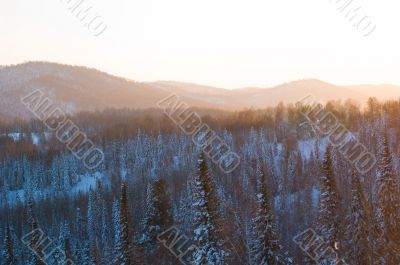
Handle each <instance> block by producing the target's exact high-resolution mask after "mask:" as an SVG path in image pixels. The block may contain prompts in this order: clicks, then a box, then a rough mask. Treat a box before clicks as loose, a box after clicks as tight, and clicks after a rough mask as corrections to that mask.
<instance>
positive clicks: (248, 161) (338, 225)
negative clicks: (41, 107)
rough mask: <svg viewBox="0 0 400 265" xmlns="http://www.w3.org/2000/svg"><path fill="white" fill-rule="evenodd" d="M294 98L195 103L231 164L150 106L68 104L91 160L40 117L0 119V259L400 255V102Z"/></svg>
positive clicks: (79, 261) (182, 260)
mask: <svg viewBox="0 0 400 265" xmlns="http://www.w3.org/2000/svg"><path fill="white" fill-rule="evenodd" d="M305 109H306V110H310V109H312V107H311V106H309V105H298V104H289V105H284V104H279V105H277V106H276V107H270V108H265V109H247V110H241V111H222V110H215V109H193V111H194V112H196V113H198V114H199V116H201V118H202V121H203V123H204V124H207V125H208V126H209V127H210V128H212V130H213V131H215V133H216V134H217V135H219V136H220V137H221V138H222V139H223V141H224V143H226V144H227V146H229V147H230V148H231V150H232V151H234V152H235V153H236V154H237V155H238V156H239V157H240V164H239V165H238V167H236V168H235V169H234V170H233V171H232V172H224V171H223V170H221V168H220V167H219V165H218V164H216V163H214V162H213V161H212V159H210V157H209V156H208V155H207V152H208V150H206V148H204V147H205V145H204V143H203V145H201V144H196V143H195V142H194V141H193V137H192V135H188V134H185V133H184V132H183V131H181V129H180V128H179V126H177V125H176V124H174V123H173V122H172V121H171V119H169V118H168V117H167V116H166V115H165V114H164V113H163V112H162V111H161V110H157V109H146V110H130V109H108V110H104V111H98V112H80V113H77V114H73V115H71V116H70V117H69V118H70V119H71V120H72V121H73V122H74V123H75V124H76V125H77V126H78V127H79V129H80V130H81V131H82V132H84V133H85V134H86V135H87V137H88V138H90V139H91V140H92V141H93V143H94V144H95V145H96V146H97V147H98V148H99V149H101V150H102V152H103V153H104V161H103V163H101V164H100V165H99V166H98V167H96V168H93V169H89V168H87V167H85V165H84V163H83V162H82V161H81V160H79V159H77V158H76V157H75V156H74V154H72V153H71V152H70V151H69V150H68V148H66V146H65V144H63V143H62V142H60V141H59V140H58V139H57V137H56V135H55V134H54V133H52V132H51V131H49V130H48V128H47V127H46V126H45V125H44V124H43V123H42V122H41V121H39V120H36V119H31V120H17V119H7V120H6V119H4V120H1V121H0V250H1V256H0V264H5V265H17V264H21V265H25V264H29V265H39V264H40V265H42V264H48V265H56V264H76V265H105V264H107V265H108V264H115V265H133V264H135V265H145V264H146V265H176V264H195V265H225V264H229V265H243V264H245V265H247V264H250V265H267V264H268V265H286V264H300V265H311V264H351V265H365V264H386V265H398V264H400V186H399V184H400V175H399V173H398V172H400V148H399V146H400V145H399V142H400V118H399V117H400V100H392V101H378V100H376V99H374V98H370V99H369V100H368V103H367V104H366V105H365V106H359V105H358V104H356V103H353V102H352V101H345V102H340V101H337V102H336V101H332V102H328V103H326V104H325V105H323V106H320V108H319V109H318V111H319V112H318V113H311V112H312V111H311V112H307V113H311V114H310V116H312V117H311V119H306V118H305V116H304V113H305V111H304V110H305ZM321 113H330V114H332V116H334V117H335V118H336V119H337V121H338V123H340V124H341V126H342V128H345V129H346V132H347V133H346V135H344V136H343V135H342V136H340V137H347V136H348V134H352V135H353V137H352V138H351V140H349V141H344V142H343V143H345V144H342V145H337V144H335V143H336V142H335V141H333V140H332V138H335V136H337V137H339V135H338V133H337V132H333V134H330V135H327V134H325V133H324V132H323V130H316V129H315V124H317V125H318V124H319V123H320V122H321V121H320V119H321V117H320V116H318V115H320V114H321ZM64 133H65V134H68V130H67V129H66V131H65V132H64ZM203 136H204V135H203ZM199 137H201V135H200V136H199ZM358 143H361V144H362V145H363V146H365V147H366V148H367V149H368V151H369V152H370V153H371V154H373V156H374V157H375V158H376V163H374V164H373V166H372V167H371V168H369V169H368V170H365V171H363V170H360V168H359V167H357V166H356V165H355V164H354V163H352V161H351V160H354V159H349V157H352V156H357V155H358V153H357V150H356V149H357V148H356V147H357V146H356V145H357V144H358Z"/></svg>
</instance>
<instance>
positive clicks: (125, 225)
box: [113, 183, 143, 265]
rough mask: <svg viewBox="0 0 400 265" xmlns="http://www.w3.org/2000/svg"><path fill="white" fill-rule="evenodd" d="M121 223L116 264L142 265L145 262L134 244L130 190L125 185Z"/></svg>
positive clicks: (123, 185) (121, 207) (121, 206)
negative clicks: (129, 200) (129, 199)
mask: <svg viewBox="0 0 400 265" xmlns="http://www.w3.org/2000/svg"><path fill="white" fill-rule="evenodd" d="M119 208H120V211H119V222H118V226H119V229H120V234H119V238H118V242H117V245H116V253H115V257H114V262H113V263H114V264H116V265H141V264H143V261H142V260H141V258H140V257H139V255H138V253H137V252H136V251H135V245H134V242H133V236H132V232H133V229H132V228H133V225H132V223H131V215H130V210H129V202H128V188H127V185H126V184H125V183H123V184H122V187H121V200H120V207H119Z"/></svg>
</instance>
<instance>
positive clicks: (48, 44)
mask: <svg viewBox="0 0 400 265" xmlns="http://www.w3.org/2000/svg"><path fill="white" fill-rule="evenodd" d="M68 1H70V4H68ZM77 1H78V0H39V1H32V0H30V1H29V0H0V65H9V64H17V63H22V62H25V61H36V60H40V61H52V62H60V63H66V64H73V65H85V66H88V67H94V68H97V69H100V70H102V71H106V72H108V73H111V74H114V75H118V76H123V77H126V78H129V79H133V80H137V81H155V80H176V81H185V82H194V83H200V84H208V85H214V86H219V87H225V88H238V87H247V86H259V87H268V86H272V85H276V84H279V83H282V82H287V81H292V80H297V79H303V78H318V79H321V80H324V81H327V82H331V83H335V84H344V85H345V84H365V83H371V84H380V83H392V84H399V85H400V34H399V26H400V16H399V10H400V1H399V0H380V1H378V0H359V1H355V0H354V2H350V5H349V6H351V5H353V6H352V8H353V9H354V8H356V7H358V6H361V10H362V12H363V14H366V15H368V16H370V17H372V18H373V21H374V23H375V24H376V30H375V31H373V32H372V33H371V34H370V35H369V36H367V37H364V36H362V32H361V31H360V30H356V29H355V28H354V27H353V26H352V23H350V22H349V21H348V19H346V18H345V15H344V13H345V12H342V13H340V12H339V11H338V10H337V6H338V5H339V4H342V5H343V3H345V2H347V1H350V0H303V1H298V0H297V1H296V0H279V1H278V0H275V1H271V0H246V1H245V0H201V1H200V0H197V1H194V0H141V1H138V0H117V1H109V0H108V1H106V0H96V1H95V0H92V1H89V0H83V1H84V2H83V3H82V5H81V6H85V7H90V6H91V7H92V9H91V10H90V12H92V13H90V14H91V15H92V16H94V15H93V14H98V15H101V16H102V19H103V21H104V24H103V25H104V26H105V25H107V28H106V29H105V31H104V32H103V33H102V34H101V35H100V36H97V37H96V36H93V32H91V31H90V30H88V29H87V28H86V27H85V26H84V22H80V21H79V20H78V19H77V18H76V17H75V14H72V13H71V10H68V7H70V6H71V5H72V4H73V3H75V2H77ZM79 1H80V0H79ZM335 2H339V4H337V5H336V4H335ZM340 2H341V3H340ZM362 17H363V16H361V17H360V18H359V19H361V18H362ZM99 19H100V18H98V21H100V20H99ZM368 19H370V18H368ZM371 20H372V19H371ZM366 21H367V19H365V20H364V21H363V22H366ZM353 24H354V23H353Z"/></svg>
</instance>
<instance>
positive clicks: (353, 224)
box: [346, 172, 372, 265]
mask: <svg viewBox="0 0 400 265" xmlns="http://www.w3.org/2000/svg"><path fill="white" fill-rule="evenodd" d="M368 213H369V208H368V204H367V200H366V198H365V196H364V193H363V191H362V188H361V182H360V178H359V177H358V175H357V174H356V172H353V173H352V176H351V202H350V212H349V214H348V215H347V218H346V219H347V220H346V223H347V227H346V239H347V241H348V242H350V244H349V245H348V246H347V255H346V256H347V262H349V263H350V264H354V265H363V264H372V263H371V259H370V257H371V255H370V249H371V248H370V247H371V246H370V241H369V231H368V216H369V214H368Z"/></svg>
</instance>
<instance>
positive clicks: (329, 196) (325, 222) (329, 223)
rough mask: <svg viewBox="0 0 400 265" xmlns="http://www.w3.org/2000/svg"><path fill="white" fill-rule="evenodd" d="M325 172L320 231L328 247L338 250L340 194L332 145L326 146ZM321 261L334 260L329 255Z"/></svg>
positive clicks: (320, 203)
mask: <svg viewBox="0 0 400 265" xmlns="http://www.w3.org/2000/svg"><path fill="white" fill-rule="evenodd" d="M322 169H323V174H322V177H321V180H320V198H319V209H318V232H319V235H320V236H321V237H322V238H323V240H324V243H325V244H326V247H327V248H328V247H331V248H332V249H334V250H337V249H338V247H339V243H338V235H339V233H338V231H339V215H338V210H339V202H340V199H339V194H338V191H337V187H336V180H335V176H334V173H333V165H332V159H331V147H330V146H328V147H327V148H326V153H325V158H324V161H323V165H322ZM322 259H323V260H322V261H321V262H328V263H329V262H333V261H330V260H324V259H329V257H322Z"/></svg>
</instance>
